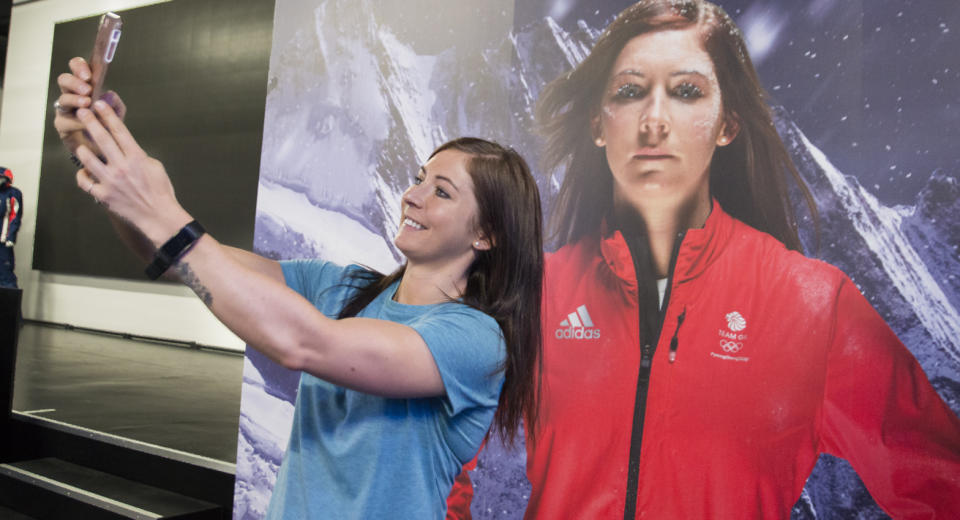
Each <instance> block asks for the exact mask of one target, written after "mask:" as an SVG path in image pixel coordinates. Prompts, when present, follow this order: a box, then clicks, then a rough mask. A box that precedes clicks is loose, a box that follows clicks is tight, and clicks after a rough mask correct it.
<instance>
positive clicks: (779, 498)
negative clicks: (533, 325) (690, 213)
mask: <svg viewBox="0 0 960 520" xmlns="http://www.w3.org/2000/svg"><path fill="white" fill-rule="evenodd" d="M668 291H669V292H668V300H667V307H666V309H665V313H664V314H663V325H662V333H661V334H660V337H659V342H658V343H657V346H656V349H655V351H653V354H652V364H651V365H650V370H649V377H648V378H646V379H648V381H649V382H648V384H645V383H646V381H645V378H644V377H643V374H642V371H641V369H639V368H638V367H640V366H641V364H642V360H641V350H642V348H641V345H639V344H638V342H639V339H638V338H639V337H640V336H639V335H640V332H639V324H638V322H639V321H640V320H639V319H638V304H637V282H636V275H635V271H634V266H633V261H632V258H631V255H630V252H629V250H628V247H627V245H626V243H625V241H624V239H623V237H622V236H621V235H620V233H619V232H615V233H614V234H613V235H611V236H609V237H606V238H603V239H600V238H599V237H596V236H592V237H587V238H585V239H582V240H580V241H579V242H577V243H574V244H570V245H568V246H566V247H563V248H562V249H560V250H559V251H557V253H555V254H554V255H551V256H550V257H549V259H548V261H547V266H546V280H545V284H544V301H543V311H542V313H543V337H544V371H543V380H542V383H543V386H542V389H543V397H542V407H541V415H540V427H539V430H538V431H537V441H536V445H535V446H532V445H530V444H529V443H528V446H527V476H528V478H529V480H530V482H531V484H532V487H533V490H532V494H531V497H530V501H529V505H528V508H527V513H526V517H527V518H534V519H560V518H576V519H593V518H624V509H625V506H626V501H627V497H628V496H632V497H635V500H636V502H635V506H636V517H637V518H655V519H682V518H718V519H726V518H731V519H733V518H736V519H743V518H788V517H789V516H790V510H791V508H792V506H793V505H794V504H795V503H796V501H797V499H798V498H799V497H800V493H801V490H802V488H803V486H804V483H805V481H806V479H807V477H808V476H809V474H810V472H811V470H812V469H813V467H814V464H815V463H816V461H817V458H818V456H819V454H821V453H830V454H833V455H836V456H838V457H842V458H844V459H846V460H848V461H849V462H850V463H851V465H852V466H853V468H854V469H855V470H856V471H857V473H858V474H859V476H860V477H861V478H862V480H863V482H864V483H865V484H866V486H867V488H868V490H869V491H870V493H871V495H872V496H873V497H874V499H875V500H876V501H877V503H878V504H879V505H880V506H881V507H883V508H884V509H885V510H886V511H887V512H888V513H890V514H891V515H893V516H894V517H896V518H960V420H958V419H957V417H956V415H954V413H953V412H951V411H950V409H949V408H947V406H946V405H945V404H944V403H943V401H942V400H941V399H940V397H939V396H938V395H937V393H936V392H935V391H934V389H933V388H932V387H931V386H930V383H929V382H928V381H927V378H926V376H925V374H924V372H923V370H922V369H921V368H920V366H919V364H918V363H917V362H916V360H915V359H914V357H913V356H912V355H911V354H910V352H909V351H908V350H907V349H906V348H905V347H904V345H903V344H902V343H901V342H900V341H899V340H898V339H897V337H896V335H895V334H894V333H893V332H892V331H891V330H890V328H889V327H888V326H887V324H886V323H885V322H884V320H883V319H882V318H881V317H880V316H879V315H878V314H877V313H876V312H875V311H874V309H873V308H872V307H871V306H870V304H869V303H868V302H867V301H866V299H865V298H864V297H863V296H862V295H861V294H860V292H859V291H858V290H857V288H856V287H855V286H854V285H853V283H852V282H851V281H850V280H849V278H847V277H846V276H845V275H844V274H843V273H842V272H840V271H839V270H838V269H836V268H834V267H832V266H830V265H828V264H825V263H823V262H820V261H817V260H811V259H808V258H806V257H804V256H802V255H801V254H799V253H796V252H792V251H789V250H787V249H786V248H785V247H784V246H783V245H782V244H781V243H780V242H778V241H777V240H775V239H774V238H772V237H770V236H769V235H767V234H764V233H761V232H759V231H757V230H755V229H753V228H751V227H749V226H747V225H746V224H743V223H742V222H740V221H738V220H735V219H734V218H732V217H730V216H729V215H727V214H726V213H724V212H723V210H722V209H721V208H720V206H719V205H718V204H716V203H714V208H713V212H712V214H711V215H710V217H709V218H708V219H707V222H706V224H705V225H704V228H703V229H692V230H689V231H688V232H687V233H686V236H685V237H684V238H683V241H682V243H681V246H680V248H679V250H678V252H677V254H676V263H675V267H674V270H673V276H672V278H671V284H670V288H669V290H668ZM681 315H683V316H684V318H683V320H682V323H679V327H678V321H679V319H678V318H679V317H680V316H681ZM674 336H675V338H676V339H675V350H674V355H675V359H674V361H673V362H671V361H670V359H669V357H670V350H671V345H670V344H671V340H673V339H674ZM638 374H639V376H640V377H639V378H638ZM643 386H645V387H646V388H643V389H642V390H646V399H645V404H646V411H645V413H643V414H641V415H640V416H639V417H638V418H637V419H638V420H639V422H640V424H639V425H637V424H635V423H636V422H637V420H635V418H634V406H635V403H638V402H639V401H638V395H639V394H640V393H642V392H638V387H643ZM638 430H639V431H638ZM632 442H633V443H634V444H635V445H636V446H635V447H634V455H635V459H634V460H635V461H636V462H637V463H636V464H635V466H634V471H635V474H634V475H633V476H632V479H631V481H632V482H636V486H635V487H634V489H632V490H630V489H627V488H628V485H627V482H628V472H629V468H630V465H629V464H628V462H629V459H630V458H631V456H630V453H631V443H632ZM462 488H463V483H462V482H458V485H457V486H455V488H454V492H453V494H452V495H451V513H453V512H455V511H457V510H461V511H462V510H464V509H465V508H466V507H468V505H467V504H458V503H457V500H458V499H457V497H467V496H468V495H469V493H464V490H463V489H462Z"/></svg>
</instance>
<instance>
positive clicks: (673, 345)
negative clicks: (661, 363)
mask: <svg viewBox="0 0 960 520" xmlns="http://www.w3.org/2000/svg"><path fill="white" fill-rule="evenodd" d="M686 317H687V308H686V307H684V308H683V310H682V311H680V315H679V316H677V330H675V331H673V337H672V338H670V355H669V356H668V357H667V359H668V360H669V361H670V362H671V363H673V362H674V361H676V360H677V347H679V346H680V341H679V340H678V339H677V334H679V333H680V325H683V319H684V318H686Z"/></svg>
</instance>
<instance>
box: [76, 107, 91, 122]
mask: <svg viewBox="0 0 960 520" xmlns="http://www.w3.org/2000/svg"><path fill="white" fill-rule="evenodd" d="M77 117H79V118H80V119H83V118H85V117H90V110H88V109H86V108H78V109H77Z"/></svg>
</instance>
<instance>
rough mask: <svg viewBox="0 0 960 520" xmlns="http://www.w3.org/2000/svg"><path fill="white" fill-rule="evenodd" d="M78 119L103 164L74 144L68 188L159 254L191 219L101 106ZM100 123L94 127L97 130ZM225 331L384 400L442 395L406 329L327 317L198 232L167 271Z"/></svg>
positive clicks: (426, 353) (259, 266) (252, 262)
mask: <svg viewBox="0 0 960 520" xmlns="http://www.w3.org/2000/svg"><path fill="white" fill-rule="evenodd" d="M93 109H94V111H95V112H94V111H91V110H89V109H86V108H79V109H78V110H77V114H76V115H77V118H78V120H79V121H80V122H81V123H82V124H83V127H84V128H85V130H86V131H87V133H88V134H89V135H90V137H91V139H92V142H93V143H94V144H95V145H96V146H97V147H98V149H99V150H100V151H101V153H102V157H103V159H105V160H101V158H100V157H98V154H96V153H94V151H93V150H92V149H91V148H90V147H88V146H87V145H86V144H81V145H79V146H78V147H77V151H76V153H77V156H78V157H79V159H80V160H81V162H82V163H83V164H84V168H83V169H81V170H80V171H78V172H77V185H78V186H79V187H80V188H81V189H83V190H84V191H86V192H87V193H89V194H90V195H91V196H92V197H93V198H94V199H95V200H97V202H98V203H100V204H101V205H103V206H104V207H105V208H106V209H107V210H108V211H110V213H112V214H113V215H114V216H115V217H116V218H118V219H120V220H122V221H123V222H126V223H128V224H129V225H130V226H131V227H132V228H133V229H135V230H137V232H139V233H140V234H142V235H143V237H145V238H146V240H147V241H148V243H149V244H150V245H151V246H152V247H153V248H154V249H156V248H159V247H160V246H161V245H162V244H163V243H165V242H166V241H167V240H168V239H169V238H170V237H172V236H174V235H175V234H176V233H177V232H178V231H179V230H180V229H181V228H182V227H184V226H185V225H186V224H188V223H189V222H191V221H192V220H193V219H192V217H191V216H190V215H189V214H188V213H187V212H186V210H184V209H183V207H182V206H180V204H179V202H178V201H177V199H176V197H175V195H174V192H173V186H172V184H171V183H170V179H169V177H168V176H167V174H166V171H165V169H164V167H163V165H162V164H161V163H160V162H159V161H157V160H156V159H153V158H151V157H149V156H148V155H147V154H146V152H144V151H143V149H142V148H141V147H140V146H139V144H137V142H136V140H135V139H134V138H133V136H132V135H131V134H130V132H129V131H128V129H127V127H126V126H125V125H124V124H123V121H121V119H120V118H119V117H118V116H117V114H116V113H115V112H114V111H113V109H112V108H111V107H110V106H109V105H108V104H107V103H104V102H102V101H98V102H96V103H94V105H93ZM101 121H102V123H101ZM173 272H174V273H175V275H176V277H177V278H179V279H180V280H181V281H183V283H185V284H186V285H188V286H189V287H190V288H191V289H193V291H194V292H195V293H196V294H197V295H198V296H199V297H200V298H201V299H202V300H203V301H204V303H205V304H206V305H207V306H208V307H209V308H210V309H211V310H212V311H213V313H214V315H216V316H217V318H218V319H220V321H222V322H223V323H224V324H225V325H226V326H227V327H228V328H230V330H232V331H233V332H234V333H235V334H237V336H239V337H240V338H241V339H243V340H244V341H246V342H247V343H248V344H249V345H250V346H252V347H254V348H256V349H257V350H259V351H261V352H263V353H264V354H265V355H267V356H268V357H270V358H271V359H272V360H274V361H276V362H278V363H280V364H282V365H284V366H286V367H288V368H292V369H297V370H304V371H306V372H308V373H311V374H313V375H315V376H317V377H319V378H321V379H324V380H327V381H330V382H332V383H334V384H338V385H342V386H345V387H348V388H352V389H355V390H360V391H363V392H368V393H373V394H378V395H383V396H389V397H424V396H434V395H441V394H443V392H444V386H443V381H442V379H441V378H440V373H439V371H438V369H437V366H436V363H435V361H434V358H433V356H432V355H431V353H430V350H429V349H428V347H427V345H426V343H425V342H424V340H423V338H422V337H421V336H420V335H419V334H418V333H417V332H416V331H415V330H414V329H412V328H410V327H407V326H405V325H400V324H396V323H392V322H387V321H382V320H373V319H366V318H352V319H345V320H333V319H330V318H327V317H326V316H324V315H323V314H322V313H321V312H320V311H319V310H317V309H316V308H314V306H313V305H312V304H311V303H310V302H308V301H307V300H306V299H304V298H303V297H301V296H300V295H299V294H297V293H296V292H294V291H293V290H291V289H290V288H288V287H287V286H286V285H285V284H284V283H283V275H282V272H281V271H280V268H279V264H277V263H276V262H273V261H272V260H267V259H262V258H260V257H257V256H256V255H254V254H253V253H245V252H243V253H241V252H239V250H236V249H233V248H228V247H225V246H222V245H221V244H220V243H219V242H217V241H216V240H215V239H214V238H213V237H211V236H210V235H203V236H202V237H200V238H199V239H198V240H197V242H196V243H195V245H194V247H193V248H191V249H190V250H189V251H188V252H187V254H186V255H184V256H183V257H181V258H180V260H179V261H178V262H177V264H176V265H175V266H174V268H173Z"/></svg>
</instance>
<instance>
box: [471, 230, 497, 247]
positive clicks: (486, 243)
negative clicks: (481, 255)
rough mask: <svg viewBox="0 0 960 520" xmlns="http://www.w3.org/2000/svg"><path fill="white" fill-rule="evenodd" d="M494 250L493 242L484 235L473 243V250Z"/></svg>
mask: <svg viewBox="0 0 960 520" xmlns="http://www.w3.org/2000/svg"><path fill="white" fill-rule="evenodd" d="M492 248H493V241H492V240H490V239H489V238H487V236H486V235H484V234H483V233H481V234H479V235H477V239H476V240H474V241H473V249H474V250H476V251H488V250H490V249H492Z"/></svg>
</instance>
